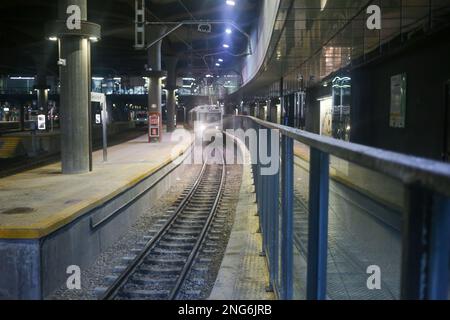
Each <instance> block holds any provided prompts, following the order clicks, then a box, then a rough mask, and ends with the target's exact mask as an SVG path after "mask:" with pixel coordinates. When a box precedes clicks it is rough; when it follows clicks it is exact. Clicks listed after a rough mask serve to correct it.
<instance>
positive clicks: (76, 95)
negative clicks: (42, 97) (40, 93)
mask: <svg viewBox="0 0 450 320" xmlns="http://www.w3.org/2000/svg"><path fill="white" fill-rule="evenodd" d="M69 5H78V6H79V7H80V9H81V20H82V21H86V19H87V1H86V0H60V1H59V19H61V20H64V21H65V20H66V19H67V13H66V10H67V7H68V6H69ZM59 41H60V57H61V59H65V60H66V65H65V66H61V68H60V79H61V97H60V100H61V101H60V104H61V112H60V113H61V160H62V171H63V173H64V174H78V173H86V172H89V170H90V147H89V145H90V139H91V137H90V135H89V132H90V130H89V128H90V123H89V118H90V117H89V110H90V106H89V102H90V92H89V87H90V41H89V39H88V38H86V37H83V36H81V35H68V36H63V37H61V38H60V40H59Z"/></svg>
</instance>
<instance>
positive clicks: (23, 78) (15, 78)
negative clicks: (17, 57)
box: [9, 76, 34, 80]
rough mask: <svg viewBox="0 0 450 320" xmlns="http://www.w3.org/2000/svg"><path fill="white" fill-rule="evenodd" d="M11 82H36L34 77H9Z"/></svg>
mask: <svg viewBox="0 0 450 320" xmlns="http://www.w3.org/2000/svg"><path fill="white" fill-rule="evenodd" d="M9 79H10V80H34V77H20V76H19V77H9Z"/></svg>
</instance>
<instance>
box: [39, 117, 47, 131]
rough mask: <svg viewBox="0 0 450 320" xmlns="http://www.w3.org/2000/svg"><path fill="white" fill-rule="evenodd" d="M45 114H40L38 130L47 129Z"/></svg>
mask: <svg viewBox="0 0 450 320" xmlns="http://www.w3.org/2000/svg"><path fill="white" fill-rule="evenodd" d="M45 125H46V124H45V115H43V114H40V115H38V130H45V129H46V127H45Z"/></svg>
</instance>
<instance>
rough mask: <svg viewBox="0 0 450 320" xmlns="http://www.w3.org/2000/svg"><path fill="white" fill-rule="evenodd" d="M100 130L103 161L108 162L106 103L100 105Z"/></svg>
mask: <svg viewBox="0 0 450 320" xmlns="http://www.w3.org/2000/svg"><path fill="white" fill-rule="evenodd" d="M101 107H102V130H103V161H104V162H107V161H108V122H107V121H108V116H107V110H106V101H105V102H104V103H102V105H101Z"/></svg>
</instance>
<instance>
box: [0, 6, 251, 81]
mask: <svg viewBox="0 0 450 320" xmlns="http://www.w3.org/2000/svg"><path fill="white" fill-rule="evenodd" d="M134 6H135V1H134V0H108V1H104V0H88V20H89V21H92V22H95V23H98V24H100V25H101V26H102V39H101V41H100V42H98V43H95V44H93V50H92V59H93V61H92V67H93V74H98V75H103V76H108V75H128V74H129V75H132V74H135V73H138V74H139V72H141V71H142V70H143V68H144V65H145V64H146V59H147V57H146V52H145V51H142V50H141V51H138V50H135V49H134V48H133V46H134V18H135V13H134ZM258 6H259V1H258V0H240V1H239V2H236V5H235V6H228V5H227V4H226V1H225V0H223V1H222V0H220V1H219V0H214V1H213V0H146V20H147V21H163V22H170V21H183V20H204V19H207V20H233V21H234V22H235V23H236V24H238V25H239V26H240V27H241V28H243V29H244V30H248V31H249V30H250V28H251V26H252V24H253V23H254V22H255V19H256V18H257V15H255V12H257V10H258ZM56 17H57V0H15V1H1V2H0V49H1V50H0V74H19V73H21V74H29V75H33V74H36V72H37V67H38V66H39V67H44V68H46V70H47V74H55V75H56V73H57V67H56V58H57V45H56V43H54V42H51V41H48V40H47V39H46V35H45V31H44V28H45V23H46V22H48V21H51V20H54V19H56ZM227 39H229V41H230V43H231V44H232V47H230V48H229V51H230V52H231V53H233V52H234V51H236V52H238V51H242V50H243V48H244V49H245V46H246V39H245V37H243V36H242V35H241V34H240V33H239V32H233V34H231V35H227V34H226V32H225V26H223V25H213V26H212V30H211V33H202V32H199V31H198V30H197V25H192V26H184V27H182V28H180V29H178V30H177V31H176V32H174V33H172V34H171V35H170V36H168V37H167V38H166V39H165V40H164V41H163V55H176V56H179V57H180V59H181V60H180V62H179V68H180V67H181V68H182V70H185V72H186V73H187V72H188V71H190V72H193V73H194V74H195V73H202V74H205V73H207V72H208V71H211V69H220V70H224V69H226V68H228V67H230V66H233V65H234V64H235V62H236V61H235V58H233V56H232V55H230V54H226V53H223V54H218V55H217V56H216V55H213V56H209V57H207V58H206V59H203V56H204V55H206V54H210V53H214V52H221V51H224V50H223V44H224V41H228V40H227ZM219 58H220V59H223V60H224V61H223V62H221V63H220V64H221V66H220V68H218V67H217V66H216V65H215V64H216V63H217V59H219ZM205 60H206V61H205ZM163 61H164V60H163ZM220 70H215V71H217V72H220Z"/></svg>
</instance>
